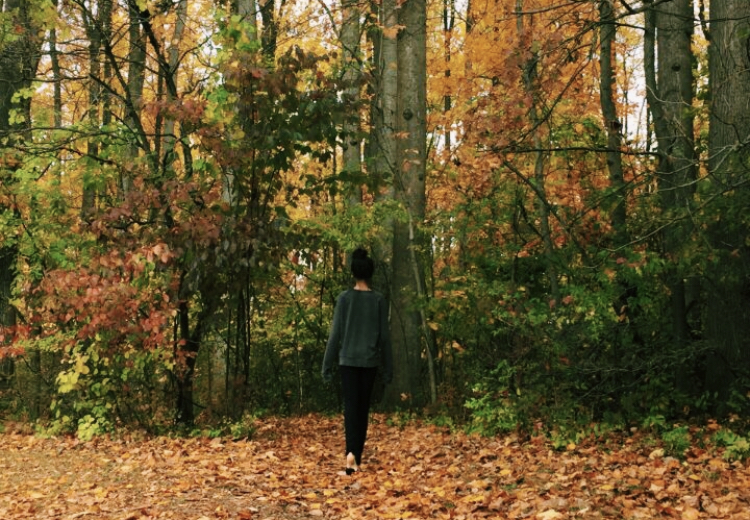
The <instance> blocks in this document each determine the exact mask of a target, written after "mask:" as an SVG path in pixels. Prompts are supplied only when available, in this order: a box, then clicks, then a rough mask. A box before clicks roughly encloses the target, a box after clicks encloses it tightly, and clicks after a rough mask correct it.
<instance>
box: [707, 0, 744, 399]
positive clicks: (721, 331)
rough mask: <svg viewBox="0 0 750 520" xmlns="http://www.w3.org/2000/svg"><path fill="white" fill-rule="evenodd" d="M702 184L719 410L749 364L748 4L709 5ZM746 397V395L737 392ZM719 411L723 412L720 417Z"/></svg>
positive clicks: (711, 378) (718, 1)
mask: <svg viewBox="0 0 750 520" xmlns="http://www.w3.org/2000/svg"><path fill="white" fill-rule="evenodd" d="M710 20H711V21H710V45H709V88H710V92H711V102H710V116H709V137H708V146H709V159H708V169H709V177H710V179H711V182H712V186H713V190H714V192H715V193H716V194H717V196H718V200H720V204H721V207H720V209H719V211H720V214H721V217H722V219H721V222H720V223H718V222H717V223H716V224H714V225H712V226H710V227H709V230H708V232H709V234H710V240H711V245H712V246H713V255H712V256H713V259H714V261H713V262H712V263H710V264H709V267H708V269H707V272H706V281H705V283H706V291H707V294H706V297H707V309H706V316H705V319H706V323H705V333H706V340H707V342H708V344H709V346H710V347H711V349H712V353H711V355H710V356H709V358H708V362H707V363H708V364H707V371H706V388H707V390H709V391H710V392H712V393H715V394H716V395H718V397H719V402H720V403H722V404H726V403H727V400H728V399H729V397H730V392H731V389H732V387H733V385H734V383H735V382H736V381H737V379H738V378H740V377H742V378H745V380H746V378H747V376H748V364H749V363H750V281H748V277H747V273H748V271H749V270H750V251H749V250H748V245H747V244H748V242H747V220H746V214H745V213H746V208H747V200H748V199H749V198H750V190H749V189H748V187H747V181H748V178H750V175H748V169H749V168H750V55H749V54H748V49H750V2H747V1H745V0H713V1H712V2H711V4H710ZM742 390H743V391H746V390H747V389H746V388H744V389H742ZM719 411H723V410H719Z"/></svg>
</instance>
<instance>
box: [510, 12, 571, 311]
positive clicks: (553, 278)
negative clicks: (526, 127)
mask: <svg viewBox="0 0 750 520" xmlns="http://www.w3.org/2000/svg"><path fill="white" fill-rule="evenodd" d="M516 12H517V13H518V20H517V28H518V36H519V45H520V49H521V51H525V50H526V49H527V48H529V51H528V52H529V59H528V61H527V62H526V63H525V64H524V67H523V83H524V88H525V90H526V92H527V93H528V95H529V97H531V99H532V103H531V106H530V107H529V120H530V121H531V124H532V125H533V128H534V130H533V135H534V137H533V138H534V148H535V149H536V150H537V151H536V153H535V154H534V178H533V181H532V182H533V184H534V186H535V189H534V192H535V194H536V201H537V204H536V206H537V211H538V212H539V220H540V228H541V229H540V231H541V234H542V243H543V244H544V260H545V263H546V267H547V280H548V281H549V290H550V296H551V298H552V300H553V301H555V302H558V303H559V301H560V288H559V286H558V283H557V268H556V267H555V258H554V256H555V246H554V243H553V240H552V231H551V228H550V210H549V202H548V201H547V187H546V174H545V172H546V165H547V160H548V158H547V153H545V152H543V151H542V149H543V148H544V145H543V143H542V135H541V132H542V128H541V125H542V118H541V116H540V114H539V112H540V110H541V108H540V107H541V106H542V98H541V95H540V87H539V81H538V76H537V74H538V71H537V68H538V66H539V53H538V52H534V51H533V50H531V49H530V44H531V42H530V41H529V38H528V37H527V35H526V29H525V27H524V18H523V17H524V15H523V14H522V13H523V0H516Z"/></svg>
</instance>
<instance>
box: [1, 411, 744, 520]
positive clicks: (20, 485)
mask: <svg viewBox="0 0 750 520" xmlns="http://www.w3.org/2000/svg"><path fill="white" fill-rule="evenodd" d="M341 438H342V432H341V421H340V419H329V418H322V417H318V416H308V417H303V418H295V419H288V420H276V419H273V420H267V421H264V422H263V423H262V424H260V425H259V430H258V433H257V435H256V436H255V438H253V439H252V440H249V441H240V442H234V441H231V440H225V439H214V440H206V439H167V438H158V439H149V440H138V441H136V440H102V439H100V440H97V441H94V442H91V443H80V442H78V441H76V440H74V439H39V438H35V437H31V436H26V435H14V434H8V435H0V519H2V520H5V519H8V520H15V519H64V520H73V519H78V518H82V519H89V518H91V519H94V518H96V519H116V520H151V519H162V518H165V519H176V520H184V519H190V520H205V519H225V518H229V519H240V520H245V519H280V520H281V519H299V518H310V517H318V518H336V519H338V518H415V519H421V518H445V519H448V518H453V519H462V518H466V519H468V518H498V519H506V518H507V519H516V518H532V519H541V520H554V519H562V518H580V519H598V518H607V519H609V518H611V519H618V520H619V519H654V518H677V519H680V520H694V519H699V518H705V519H732V520H748V519H750V468H749V467H748V464H746V463H733V464H731V463H728V462H727V461H724V460H723V459H722V458H721V454H720V453H719V452H718V451H714V450H702V449H698V448H693V449H692V450H690V452H689V453H688V456H687V457H686V459H685V460H684V461H679V460H676V459H674V458H670V457H664V456H662V455H661V454H660V452H659V451H658V449H655V448H656V447H655V446H653V445H648V444H646V443H645V441H639V440H637V439H631V438H624V439H614V438H613V439H611V440H609V441H608V442H606V443H602V444H591V445H588V446H572V445H571V446H569V447H568V449H567V450H565V451H555V450H551V449H550V447H549V446H548V445H546V444H545V443H544V442H541V440H539V441H538V442H533V441H532V442H530V443H525V444H519V443H517V442H515V441H514V440H513V439H512V438H507V439H481V438H475V437H467V436H465V435H462V434H450V433H449V432H448V431H447V430H446V429H444V428H436V427H432V426H423V427H417V426H408V427H406V428H403V429H399V428H396V427H389V426H387V425H386V424H385V422H384V421H383V418H381V417H376V418H375V420H374V424H373V425H372V427H371V435H370V440H369V441H368V445H367V452H366V454H365V456H366V460H365V464H363V467H362V471H361V472H360V473H358V474H356V475H354V476H352V477H347V476H345V475H344V474H343V472H342V471H341V469H342V468H341V466H342V464H343V454H342V453H340V452H341V451H342V450H341V448H340V446H341Z"/></svg>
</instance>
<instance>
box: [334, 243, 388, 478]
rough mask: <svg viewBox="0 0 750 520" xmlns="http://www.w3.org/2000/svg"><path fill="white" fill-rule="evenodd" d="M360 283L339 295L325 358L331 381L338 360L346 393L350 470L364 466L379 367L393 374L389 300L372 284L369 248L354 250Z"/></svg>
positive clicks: (356, 277) (353, 268) (355, 272)
mask: <svg viewBox="0 0 750 520" xmlns="http://www.w3.org/2000/svg"><path fill="white" fill-rule="evenodd" d="M351 271H352V274H353V275H354V281H355V283H354V287H353V288H351V289H348V290H346V291H344V292H342V293H341V294H339V296H338V298H337V299H336V308H335V310H334V314H333V324H332V325H331V333H330V335H329V337H328V345H327V347H326V353H325V356H324V358H323V379H324V380H325V381H327V382H330V381H331V379H332V378H333V366H334V363H335V362H336V361H337V359H338V365H339V372H340V373H341V386H342V389H343V393H344V430H345V434H346V474H347V475H351V474H352V473H354V472H355V471H357V470H358V469H359V465H360V464H361V462H362V451H363V449H364V446H365V439H366V438H367V425H368V418H369V413H370V397H371V395H372V388H373V386H374V384H375V376H376V374H377V371H378V368H380V370H382V373H383V380H384V381H385V382H386V384H388V383H390V382H391V380H392V379H393V356H392V352H391V339H390V334H389V329H388V303H387V302H386V300H385V297H384V296H383V295H382V294H380V293H379V292H377V291H373V290H372V288H371V287H370V279H371V278H372V275H373V273H374V272H375V264H374V262H373V261H372V258H370V257H369V256H368V254H367V251H366V250H364V249H362V248H359V249H357V250H356V251H354V253H352V263H351Z"/></svg>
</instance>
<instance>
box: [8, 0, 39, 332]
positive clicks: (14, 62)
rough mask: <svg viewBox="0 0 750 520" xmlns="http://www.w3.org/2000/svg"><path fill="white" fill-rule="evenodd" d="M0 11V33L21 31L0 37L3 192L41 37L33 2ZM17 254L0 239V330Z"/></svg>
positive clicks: (23, 124)
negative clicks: (26, 90)
mask: <svg viewBox="0 0 750 520" xmlns="http://www.w3.org/2000/svg"><path fill="white" fill-rule="evenodd" d="M0 7H2V10H1V11H0V17H3V18H5V17H8V18H9V22H10V23H7V24H6V23H2V24H0V31H2V30H3V29H2V28H5V27H14V28H20V29H21V30H20V31H18V32H15V33H13V34H11V33H7V34H6V33H0V172H2V173H1V175H2V177H0V185H4V186H5V189H6V190H7V187H8V186H10V185H12V184H13V178H12V172H13V171H14V170H15V169H16V166H17V165H18V163H19V161H20V155H18V154H17V153H16V152H15V147H16V146H19V145H22V144H23V140H24V138H25V137H28V132H29V127H30V125H31V113H30V111H31V97H30V96H26V95H23V96H18V94H20V93H21V92H22V91H23V90H24V89H28V88H30V87H31V85H32V82H33V80H34V78H35V76H36V70H37V65H38V64H39V59H40V52H41V44H42V35H41V33H40V27H39V26H38V23H37V22H35V20H34V17H33V14H32V13H33V10H34V9H35V5H34V2H29V1H27V0H6V1H5V2H1V3H0ZM0 21H2V22H5V20H3V19H0ZM14 113H15V115H14ZM7 195H8V193H7V192H6V193H0V201H2V200H3V199H4V198H5V197H6V196H7ZM0 211H2V212H10V213H13V214H16V213H17V212H18V208H12V207H10V206H8V205H0ZM10 220H11V221H12V220H15V218H11V219H10ZM17 253H18V249H17V244H16V242H15V238H12V234H11V236H7V235H6V236H5V237H3V238H2V241H1V242H0V326H13V325H14V324H15V321H16V311H15V308H14V307H13V305H12V304H11V303H10V299H11V291H12V287H13V281H14V279H15V267H16V255H17Z"/></svg>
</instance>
